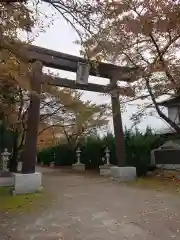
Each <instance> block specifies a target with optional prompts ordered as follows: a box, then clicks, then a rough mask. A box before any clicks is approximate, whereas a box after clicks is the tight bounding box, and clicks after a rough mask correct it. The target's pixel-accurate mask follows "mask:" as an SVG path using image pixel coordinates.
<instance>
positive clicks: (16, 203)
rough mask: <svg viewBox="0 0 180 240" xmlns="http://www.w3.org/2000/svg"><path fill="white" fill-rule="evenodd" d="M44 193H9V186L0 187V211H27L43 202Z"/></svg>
mask: <svg viewBox="0 0 180 240" xmlns="http://www.w3.org/2000/svg"><path fill="white" fill-rule="evenodd" d="M44 200H45V196H44V193H43V192H41V193H33V194H26V195H16V196H12V195H11V188H9V187H0V211H6V212H29V211H32V210H34V209H35V208H36V206H38V205H39V203H41V202H44Z"/></svg>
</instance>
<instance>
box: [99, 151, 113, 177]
mask: <svg viewBox="0 0 180 240" xmlns="http://www.w3.org/2000/svg"><path fill="white" fill-rule="evenodd" d="M102 162H103V163H104V165H100V166H99V170H100V175H102V176H110V175H111V173H110V167H112V165H111V164H110V150H109V148H108V147H107V148H106V149H105V158H102Z"/></svg>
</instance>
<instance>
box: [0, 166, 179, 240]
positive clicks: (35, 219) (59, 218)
mask: <svg viewBox="0 0 180 240" xmlns="http://www.w3.org/2000/svg"><path fill="white" fill-rule="evenodd" d="M40 170H41V171H42V172H43V185H44V188H45V191H46V192H47V194H50V195H51V200H50V201H49V203H48V206H46V207H45V206H41V207H39V208H38V209H37V210H36V211H35V212H33V213H31V214H28V215H27V214H21V215H18V216H17V215H15V216H8V219H6V222H5V221H2V222H4V224H2V225H1V228H0V240H1V239H11V240H58V239H59V240H60V239H62V240H162V239H163V240H170V239H180V199H179V196H178V195H172V194H168V193H162V192H156V191H151V190H142V189H139V188H133V187H128V186H125V185H123V184H120V183H117V182H114V181H110V180H107V179H105V178H103V177H99V176H97V175H93V174H88V175H87V174H77V173H76V174H75V173H72V172H66V171H60V170H44V169H43V170H42V169H40ZM9 217H10V218H9ZM1 220H2V219H1Z"/></svg>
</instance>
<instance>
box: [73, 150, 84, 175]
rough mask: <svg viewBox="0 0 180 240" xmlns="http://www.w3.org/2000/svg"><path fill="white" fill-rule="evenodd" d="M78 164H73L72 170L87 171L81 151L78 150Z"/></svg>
mask: <svg viewBox="0 0 180 240" xmlns="http://www.w3.org/2000/svg"><path fill="white" fill-rule="evenodd" d="M76 157H77V162H76V163H75V164H72V169H75V170H77V171H85V164H83V163H81V149H80V148H78V149H77V151H76Z"/></svg>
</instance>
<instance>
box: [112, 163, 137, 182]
mask: <svg viewBox="0 0 180 240" xmlns="http://www.w3.org/2000/svg"><path fill="white" fill-rule="evenodd" d="M110 172H111V176H112V177H113V178H115V179H117V180H120V181H132V180H134V179H135V178H136V168H135V167H128V166H127V167H117V166H113V167H111V168H110Z"/></svg>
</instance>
